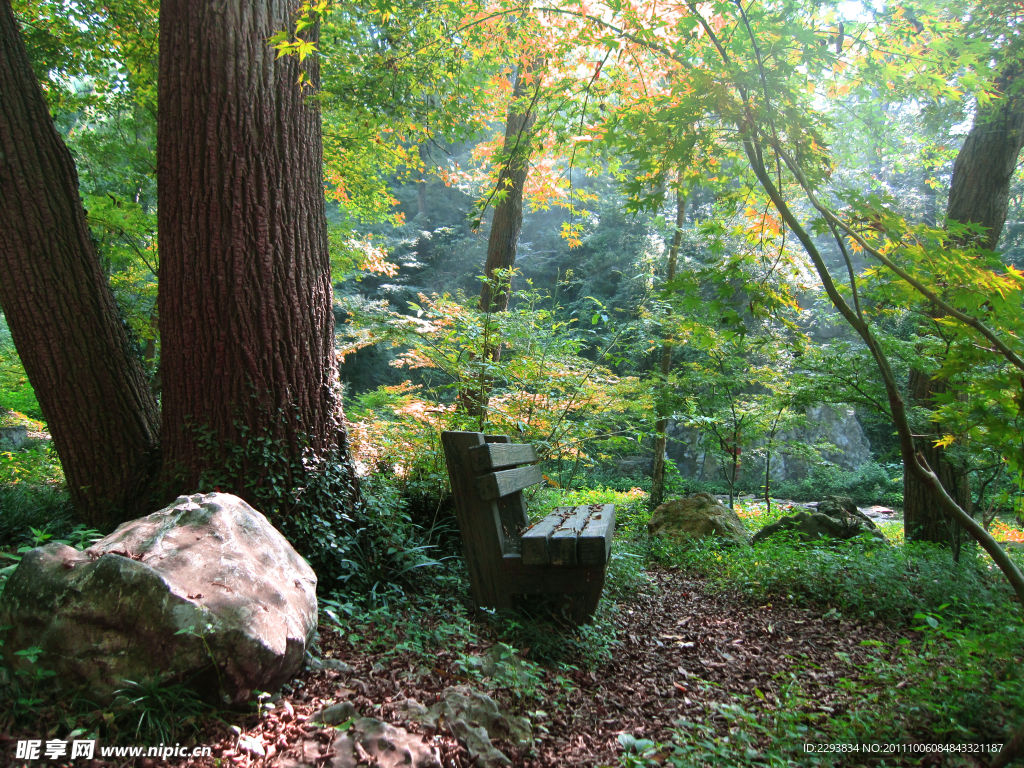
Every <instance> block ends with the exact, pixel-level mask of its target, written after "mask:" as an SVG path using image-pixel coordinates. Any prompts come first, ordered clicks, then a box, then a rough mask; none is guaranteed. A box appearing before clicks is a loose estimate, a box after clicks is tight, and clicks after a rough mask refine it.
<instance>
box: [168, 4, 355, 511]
mask: <svg viewBox="0 0 1024 768" xmlns="http://www.w3.org/2000/svg"><path fill="white" fill-rule="evenodd" d="M292 10H293V6H292V5H291V4H289V3H287V2H285V1H284V0H256V1H255V2H245V1H243V0H225V2H220V3H213V2H209V0H167V1H166V2H164V3H163V4H162V6H161V9H160V75H159V99H160V112H159V115H158V124H157V126H158V130H157V146H158V150H157V159H158V171H159V175H158V181H159V187H158V191H159V217H160V218H159V224H160V227H159V233H160V291H159V301H158V306H159V318H160V332H161V338H162V342H163V346H162V349H163V354H162V372H163V427H164V435H165V441H166V442H165V446H166V448H165V461H164V478H165V480H166V481H167V483H168V484H169V486H171V488H173V489H174V490H175V491H194V490H195V489H196V488H197V487H200V485H201V484H205V486H206V487H210V486H212V485H215V484H216V485H218V486H219V487H221V489H222V490H229V489H230V490H232V491H233V492H235V493H239V494H240V495H242V496H243V497H245V498H247V499H248V500H250V501H258V499H259V497H260V494H261V492H271V491H272V490H273V488H274V487H290V486H291V485H292V482H293V480H294V476H295V473H296V472H297V471H299V470H298V468H300V467H301V466H302V461H303V457H304V456H305V455H307V452H312V453H313V454H315V455H318V456H324V455H327V454H329V453H330V452H331V451H332V450H333V449H335V448H342V449H343V448H344V447H345V446H344V443H345V435H344V429H343V426H342V423H341V405H340V401H339V398H338V396H337V391H336V386H337V364H336V361H335V356H334V345H333V342H334V315H333V313H332V311H331V304H332V299H333V292H332V287H331V281H330V262H329V258H328V251H327V227H326V219H325V217H324V195H323V180H322V145H321V137H320V114H319V110H318V108H317V106H316V102H315V101H313V100H311V99H310V98H309V97H310V95H311V92H310V89H308V88H307V89H306V90H305V91H304V90H303V86H301V85H299V84H298V82H297V81H298V79H299V74H300V67H301V68H302V69H304V70H305V71H306V73H307V75H308V76H309V78H310V79H311V82H312V83H313V84H314V86H315V84H316V83H317V80H318V74H319V73H318V70H317V61H316V59H315V58H314V57H310V58H307V59H306V60H305V61H304V62H302V64H300V63H299V62H298V60H297V59H296V58H294V57H283V58H280V59H278V58H276V52H275V51H274V49H273V48H271V47H270V46H269V45H268V44H267V39H268V38H269V37H270V36H271V35H272V34H273V33H274V32H275V31H276V30H280V29H286V28H288V27H289V25H290V23H291V20H292V19H291V11H292ZM259 441H267V442H259ZM256 448H261V449H263V448H265V449H266V454H267V456H268V458H261V456H260V455H259V453H260V451H257V450H254V449H256ZM349 482H350V483H351V490H352V494H353V497H354V494H355V485H354V483H355V480H354V476H353V475H352V473H351V472H349Z"/></svg>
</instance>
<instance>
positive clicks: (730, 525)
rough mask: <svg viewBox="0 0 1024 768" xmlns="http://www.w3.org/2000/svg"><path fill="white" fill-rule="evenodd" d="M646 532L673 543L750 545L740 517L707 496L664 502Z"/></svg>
mask: <svg viewBox="0 0 1024 768" xmlns="http://www.w3.org/2000/svg"><path fill="white" fill-rule="evenodd" d="M647 530H648V532H649V533H650V534H651V535H652V536H662V537H664V538H668V539H674V540H675V541H695V540H697V539H705V538H716V539H719V540H721V541H723V542H726V543H729V544H737V545H742V544H749V543H750V534H749V533H747V529H746V528H745V527H744V526H743V521H742V520H740V518H739V515H737V514H736V513H735V512H734V511H733V510H731V509H727V508H726V507H723V506H722V505H721V504H719V503H718V500H717V499H715V497H714V496H712V495H711V494H709V493H697V494H694V495H693V496H688V497H686V498H684V499H673V500H672V501H667V502H665V503H664V504H662V505H661V506H660V507H658V508H657V509H656V510H654V515H652V517H651V521H650V522H649V523H647Z"/></svg>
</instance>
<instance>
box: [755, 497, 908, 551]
mask: <svg viewBox="0 0 1024 768" xmlns="http://www.w3.org/2000/svg"><path fill="white" fill-rule="evenodd" d="M782 532H792V533H795V534H796V535H797V538H798V539H799V540H800V541H802V542H811V541H818V540H819V539H824V538H827V539H852V538H855V537H857V536H860V535H861V534H862V533H869V534H871V536H873V537H874V538H876V539H878V541H879V542H884V543H888V542H887V540H886V538H885V535H884V534H883V533H882V532H881V531H880V530H878V526H876V525H875V523H874V521H872V520H871V518H870V517H868V516H867V515H865V514H864V513H863V512H861V511H860V510H858V509H857V505H856V504H854V503H853V499H851V498H849V497H847V496H826V497H825V498H824V499H822V500H821V501H820V502H818V507H817V509H816V510H815V511H814V512H800V513H798V514H795V515H788V516H787V517H783V518H782V519H780V520H778V521H777V522H774V523H772V524H771V525H766V526H765V527H764V528H762V529H761V530H760V531H758V532H757V533H756V534H754V543H755V544H756V543H757V542H759V541H764V540H765V539H767V538H768V537H769V536H774V535H775V534H778V533H782Z"/></svg>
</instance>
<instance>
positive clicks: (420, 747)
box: [329, 717, 442, 768]
mask: <svg viewBox="0 0 1024 768" xmlns="http://www.w3.org/2000/svg"><path fill="white" fill-rule="evenodd" d="M331 747H332V749H333V751H334V753H335V755H334V758H333V759H332V760H331V762H330V763H329V765H330V766H331V768H356V766H359V765H376V766H378V768H442V766H441V760H440V758H439V755H438V754H437V750H436V749H435V748H434V747H432V746H429V745H427V744H424V743H423V739H422V737H420V736H418V735H415V734H410V733H409V732H408V731H406V730H405V729H404V728H396V727H395V726H393V725H389V724H387V723H384V722H381V721H380V720H375V719H374V718H370V717H361V718H359V719H358V720H356V721H355V722H354V723H353V724H352V727H351V728H350V729H348V730H347V731H345V733H343V734H342V735H341V736H340V737H339V738H338V739H337V740H335V742H334V743H333V744H332V745H331Z"/></svg>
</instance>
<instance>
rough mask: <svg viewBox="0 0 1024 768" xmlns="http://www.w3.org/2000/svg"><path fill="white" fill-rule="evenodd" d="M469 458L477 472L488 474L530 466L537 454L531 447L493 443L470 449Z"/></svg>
mask: <svg viewBox="0 0 1024 768" xmlns="http://www.w3.org/2000/svg"><path fill="white" fill-rule="evenodd" d="M503 437H504V435H503ZM469 457H470V459H471V460H472V462H473V469H475V470H476V471H477V472H490V471H491V470H494V469H503V468H505V467H515V466H518V465H519V464H532V463H533V462H535V461H536V460H537V453H536V452H535V451H534V450H533V446H532V445H519V444H514V445H513V444H509V443H497V442H495V443H488V444H487V445H480V446H477V447H476V448H471V449H470V451H469Z"/></svg>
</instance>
